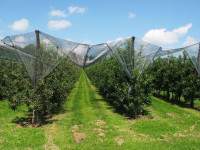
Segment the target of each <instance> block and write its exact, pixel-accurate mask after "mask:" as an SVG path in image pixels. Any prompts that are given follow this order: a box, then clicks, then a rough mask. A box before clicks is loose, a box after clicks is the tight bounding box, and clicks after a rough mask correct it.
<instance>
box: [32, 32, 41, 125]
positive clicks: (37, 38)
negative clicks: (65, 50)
mask: <svg viewBox="0 0 200 150" xmlns="http://www.w3.org/2000/svg"><path fill="white" fill-rule="evenodd" d="M39 34H40V31H39V30H35V36H36V44H37V51H36V53H35V58H36V60H35V79H34V87H35V88H36V85H37V83H36V76H37V63H38V62H37V61H38V55H37V54H38V52H39V50H40V35H39ZM34 123H35V109H34V108H33V116H32V124H34Z"/></svg>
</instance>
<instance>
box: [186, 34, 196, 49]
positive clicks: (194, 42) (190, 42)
mask: <svg viewBox="0 0 200 150" xmlns="http://www.w3.org/2000/svg"><path fill="white" fill-rule="evenodd" d="M196 43H198V41H197V40H196V39H195V38H193V37H190V36H188V37H187V38H186V41H185V42H183V46H184V47H185V46H189V45H192V44H196Z"/></svg>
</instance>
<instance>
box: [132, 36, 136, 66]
mask: <svg viewBox="0 0 200 150" xmlns="http://www.w3.org/2000/svg"><path fill="white" fill-rule="evenodd" d="M134 42H135V37H132V63H133V65H132V66H133V69H134V65H135V63H134V60H135V59H134V57H135V48H134Z"/></svg>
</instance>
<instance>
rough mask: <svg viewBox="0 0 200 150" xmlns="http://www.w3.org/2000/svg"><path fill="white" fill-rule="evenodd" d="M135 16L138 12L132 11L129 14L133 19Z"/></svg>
mask: <svg viewBox="0 0 200 150" xmlns="http://www.w3.org/2000/svg"><path fill="white" fill-rule="evenodd" d="M134 17H136V14H134V13H132V12H130V13H129V15H128V18H130V19H131V18H134Z"/></svg>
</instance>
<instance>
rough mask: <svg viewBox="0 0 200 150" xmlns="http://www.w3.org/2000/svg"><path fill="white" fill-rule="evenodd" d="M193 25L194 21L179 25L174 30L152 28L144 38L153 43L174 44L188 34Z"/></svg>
mask: <svg viewBox="0 0 200 150" xmlns="http://www.w3.org/2000/svg"><path fill="white" fill-rule="evenodd" d="M191 27H192V23H190V24H187V25H185V26H182V27H179V28H177V29H174V30H172V31H167V29H164V28H163V29H152V30H150V31H148V32H147V33H146V34H145V35H144V37H143V40H145V41H147V42H150V43H153V44H158V45H159V44H163V45H167V44H173V43H177V42H178V41H179V38H180V37H182V36H184V35H185V34H187V32H188V30H189V29H190V28H191Z"/></svg>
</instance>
